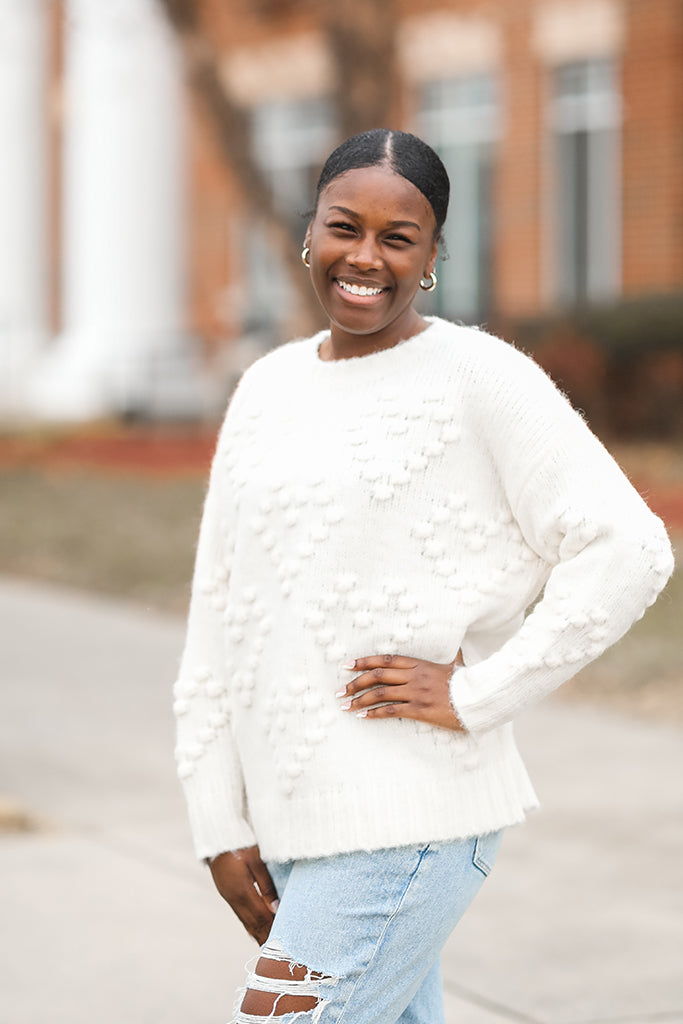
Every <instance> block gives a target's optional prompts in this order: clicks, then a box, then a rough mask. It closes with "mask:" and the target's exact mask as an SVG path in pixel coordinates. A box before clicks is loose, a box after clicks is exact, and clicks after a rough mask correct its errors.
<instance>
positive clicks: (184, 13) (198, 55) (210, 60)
mask: <svg viewBox="0 0 683 1024" xmlns="http://www.w3.org/2000/svg"><path fill="white" fill-rule="evenodd" d="M159 2H160V4H161V6H162V8H163V9H164V11H165V12H166V15H167V17H168V19H169V21H170V23H171V25H172V26H173V28H174V29H175V31H176V33H177V34H178V37H179V39H180V42H181V45H182V50H183V55H184V59H185V68H186V75H187V79H188V82H189V84H190V86H191V88H192V90H193V92H194V93H195V95H196V96H197V98H198V99H199V101H200V103H201V104H202V106H203V108H204V110H205V112H206V113H207V115H208V116H209V118H210V120H211V124H212V126H213V129H214V132H215V138H216V140H217V141H218V144H219V146H220V148H221V150H222V152H223V155H224V158H225V160H226V163H227V164H228V166H230V168H231V169H232V171H233V173H234V175H235V177H236V178H237V180H238V182H239V185H240V188H241V190H242V193H243V195H244V198H245V200H246V202H247V204H248V206H249V208H250V210H251V213H252V216H253V217H254V218H257V219H258V220H260V221H262V222H263V223H264V224H265V225H266V228H267V231H268V235H269V238H270V240H271V242H272V244H273V245H274V246H275V247H276V248H277V249H278V251H279V253H280V255H281V257H282V260H283V263H284V265H285V270H286V272H287V274H288V276H289V278H290V281H291V284H292V287H293V289H294V292H295V295H296V299H297V303H296V305H297V309H296V313H295V316H294V323H293V324H291V325H290V328H291V329H292V330H294V331H295V332H297V333H298V332H302V333H304V332H308V331H310V330H313V329H314V328H315V327H316V326H319V324H320V321H321V313H320V309H319V307H318V303H317V300H316V298H315V295H314V294H313V291H312V289H311V286H310V283H309V280H308V277H307V275H306V274H305V273H302V270H303V268H302V266H301V261H300V258H299V254H300V251H301V244H302V239H301V237H300V234H299V233H296V234H295V232H294V231H293V229H292V227H291V225H290V224H289V222H288V221H287V219H286V218H285V217H284V216H283V215H282V213H281V212H280V211H279V210H278V209H277V208H276V207H275V204H274V201H273V195H272V191H271V189H270V187H269V185H268V183H267V181H266V179H265V177H264V175H263V173H262V171H261V168H260V167H259V165H258V163H257V161H256V160H255V159H254V156H253V152H252V144H251V130H250V123H249V115H248V113H247V112H246V111H245V110H244V109H243V108H242V107H241V106H239V105H238V104H237V103H236V102H235V100H234V99H233V98H232V97H231V96H230V94H229V92H228V90H227V89H226V88H225V86H224V84H223V82H222V80H221V77H220V73H219V56H218V54H217V53H216V51H215V49H214V48H213V47H212V46H211V44H210V42H209V40H208V38H207V36H206V34H205V33H203V32H202V26H201V19H200V15H199V8H198V5H197V2H196V0H159Z"/></svg>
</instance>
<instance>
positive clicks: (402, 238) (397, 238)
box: [386, 231, 415, 245]
mask: <svg viewBox="0 0 683 1024" xmlns="http://www.w3.org/2000/svg"><path fill="white" fill-rule="evenodd" d="M386 238H387V242H392V243H394V244H396V243H399V244H401V245H415V243H414V241H413V240H412V238H408V236H407V235H401V234H399V233H398V232H396V231H395V232H394V233H393V234H392V235H387V236H386Z"/></svg>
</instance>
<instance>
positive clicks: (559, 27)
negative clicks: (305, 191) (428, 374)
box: [47, 0, 683, 356]
mask: <svg viewBox="0 0 683 1024" xmlns="http://www.w3.org/2000/svg"><path fill="white" fill-rule="evenodd" d="M340 2H342V0H340ZM346 2H349V3H351V0H346ZM199 3H200V9H201V12H202V17H203V19H204V27H205V30H206V33H207V36H208V38H209V40H210V42H211V44H212V45H213V46H215V47H216V49H217V51H218V54H219V63H220V73H221V77H222V80H223V82H224V83H225V84H226V86H227V87H228V88H229V89H230V90H231V92H232V95H234V97H235V98H236V99H237V101H238V102H239V103H240V104H241V105H242V106H243V107H244V108H245V109H246V110H247V111H249V112H250V114H251V115H253V119H254V123H256V122H257V121H258V118H259V115H260V112H262V111H263V110H264V109H265V108H266V107H267V106H268V105H271V106H272V105H277V104H278V103H282V102H283V101H291V103H292V104H294V105H296V104H304V103H307V102H308V103H310V102H312V101H315V100H316V99H318V100H319V99H324V98H327V99H330V100H331V101H333V100H334V96H333V91H334V88H333V83H334V81H335V75H334V67H333V63H332V60H331V57H330V54H329V51H328V48H327V45H326V39H325V34H324V26H323V25H322V24H321V12H320V8H321V5H319V4H318V3H316V2H315V0H199ZM396 9H397V11H398V22H397V27H396V30H397V46H398V54H399V68H400V72H401V74H400V81H401V88H400V90H399V94H398V95H397V96H396V102H395V114H394V117H393V121H392V125H391V126H392V127H401V128H405V129H408V130H419V126H420V124H421V123H422V122H421V120H420V119H421V117H422V118H423V120H424V109H423V108H424V104H425V102H426V100H425V96H426V95H427V93H428V92H429V88H430V87H431V86H433V85H434V83H435V82H439V81H448V80H452V79H461V80H462V79H469V80H472V81H474V80H476V79H477V76H480V77H482V76H483V78H487V77H488V78H489V79H490V80H491V81H492V82H494V83H495V87H496V95H497V97H498V98H497V112H496V115H495V117H494V118H493V122H492V125H491V126H490V132H491V135H490V137H489V136H487V139H488V141H485V142H484V144H483V148H482V150H481V152H482V153H484V155H486V153H487V152H489V151H490V180H487V182H486V188H487V189H488V191H487V193H486V196H484V198H483V200H482V203H484V205H486V204H488V205H487V218H488V223H487V225H486V230H487V231H488V232H489V236H487V237H488V243H489V245H490V253H488V255H487V260H488V263H487V269H486V268H484V271H482V272H485V273H486V274H488V276H489V278H490V281H489V282H488V284H487V286H486V288H484V289H483V291H482V294H483V295H484V299H482V300H481V301H482V303H483V305H481V308H479V309H477V311H476V312H472V313H468V312H464V313H463V318H466V319H467V318H470V319H475V320H489V319H492V318H495V317H498V316H499V317H501V318H503V319H508V318H511V317H519V316H533V315H535V314H537V313H541V312H544V311H547V310H548V309H552V308H554V307H555V306H556V305H557V303H558V302H559V301H562V299H563V291H562V287H561V285H562V282H561V280H560V279H561V277H562V273H563V271H562V267H561V262H562V258H563V257H562V254H561V252H560V249H561V247H560V246H558V231H559V228H558V222H559V220H560V219H561V216H562V210H563V208H566V207H567V204H568V203H569V199H568V198H567V197H565V196H564V195H563V193H562V188H563V187H564V186H563V185H562V181H561V174H560V168H559V167H558V162H557V153H558V140H557V138H556V137H555V135H554V134H553V132H554V131H555V128H556V126H555V122H554V121H553V117H554V116H555V115H553V113H552V111H553V109H554V108H553V104H554V103H555V100H554V96H555V94H556V91H557V76H558V72H559V70H561V69H562V68H563V67H566V66H568V65H571V64H572V63H576V62H585V61H597V62H600V61H603V62H607V63H611V66H612V67H613V70H614V75H615V82H616V90H617V93H618V97H617V103H616V106H615V108H614V111H613V136H614V138H615V139H616V143H615V153H616V154H617V159H618V175H617V177H616V179H615V187H614V189H612V190H611V195H612V199H613V201H614V203H615V209H616V211H617V212H616V213H615V215H614V218H613V219H614V222H615V224H614V225H612V226H613V228H614V232H615V239H616V243H615V244H617V245H618V253H617V257H616V258H615V261H614V262H615V268H614V281H613V283H612V284H611V285H609V286H605V287H603V286H601V287H603V291H604V296H605V297H613V298H618V297H619V296H620V295H624V296H635V295H639V294H645V293H659V292H667V291H675V290H680V289H681V288H683V174H681V155H682V154H683V0H514V3H513V2H510V0H451V2H448V0H396ZM63 11H64V7H63V4H62V2H61V0H54V2H53V3H52V4H51V5H50V12H51V14H50V18H51V29H50V31H51V37H52V49H51V56H50V70H49V75H50V81H51V86H50V90H51V94H50V97H49V100H48V109H47V112H48V118H47V121H48V124H49V131H50V133H51V143H50V152H51V160H50V164H51V168H50V173H51V181H52V184H51V194H50V197H49V207H50V218H49V219H50V224H49V235H50V239H51V241H50V243H49V244H50V249H51V253H52V261H51V267H52V274H51V287H50V303H49V304H50V309H51V319H52V325H51V326H52V330H53V333H55V334H56V333H58V331H59V330H60V326H61V324H60V317H61V315H62V311H61V310H60V300H59V293H60V273H61V254H62V251H63V238H62V237H61V234H62V232H63V225H62V224H61V222H60V214H59V194H60V188H61V184H62V183H61V181H60V175H61V173H62V168H61V164H60V160H59V153H60V147H61V144H62V140H61V137H60V130H61V127H60V126H61V113H62V111H61V81H60V79H61V75H62V72H63V67H62V63H63V54H62V46H61V37H62V17H63ZM456 101H457V97H456V100H453V102H456ZM449 102H450V101H449ZM457 102H459V101H457ZM457 102H456V106H457ZM590 102H592V100H590ZM590 102H588V101H587V103H588V106H587V108H586V109H588V108H589V107H590ZM465 106H466V104H465ZM607 106H608V107H609V103H607ZM617 108H618V109H617ZM454 109H456V108H454ZM603 113H604V111H603ZM489 114H490V111H489ZM608 114H609V112H608ZM454 116H455V115H454ZM458 116H462V117H463V118H464V121H463V123H464V124H465V123H466V124H467V126H468V127H467V130H468V131H470V132H471V134H472V138H475V137H476V129H477V116H478V115H477V112H476V108H475V107H473V108H472V109H470V110H469V113H468V112H467V110H465V112H464V113H463V111H462V110H460V113H459V114H458ZM483 116H484V114H482V117H483ZM487 116H488V115H487ZM591 116H592V115H591ZM468 118H469V120H468ZM608 119H609V117H608ZM271 120H272V117H271ZM589 120H590V117H589ZM189 121H190V123H189V131H188V170H189V176H188V181H189V189H188V192H189V194H188V197H187V211H186V213H187V220H188V236H187V246H188V260H187V268H188V270H187V273H188V278H189V281H188V285H189V293H188V318H189V323H188V328H189V333H190V334H191V335H192V336H194V337H195V338H197V339H199V343H200V345H201V346H202V347H203V350H204V352H205V353H206V352H208V354H209V356H211V354H212V353H215V354H219V353H220V351H222V350H225V349H229V348H230V343H231V342H234V341H236V340H238V339H240V338H242V337H243V336H244V334H245V330H249V329H251V328H250V327H249V325H250V324H251V323H252V322H253V312H254V306H256V307H258V306H259V304H262V303H263V301H264V294H265V296H266V298H267V292H268V282H269V281H270V280H271V278H272V279H273V280H274V279H275V278H274V276H273V268H272V267H271V265H270V263H269V260H270V258H271V256H272V253H271V252H270V249H269V243H268V241H267V239H264V237H257V236H258V235H259V231H260V228H259V225H258V224H256V223H255V221H254V218H253V217H252V216H251V215H250V214H248V213H247V211H246V208H245V202H244V197H243V195H242V194H241V192H240V188H239V186H238V184H237V182H236V180H235V178H234V176H233V174H232V172H231V169H230V166H229V164H228V163H227V162H226V160H225V158H224V155H223V154H222V152H221V150H220V147H219V145H218V143H217V140H216V137H215V133H214V129H213V126H212V124H211V122H210V119H209V118H207V116H206V114H205V112H204V111H202V109H201V108H200V106H199V105H198V103H197V102H196V100H192V101H191V103H190V119H189ZM333 135H334V132H332V135H331V140H332V138H333ZM457 135H458V132H457V131H456V132H455V136H456V140H457ZM451 141H452V140H451ZM578 141H579V143H581V140H580V139H579V140H578ZM581 144H582V143H581ZM326 147H327V143H326ZM487 147H488V149H487ZM579 149H580V146H579ZM577 152H578V149H577ZM320 155H321V157H322V155H323V154H322V152H321V154H320ZM132 158H133V159H134V156H133V157H132ZM267 170H268V168H266V171H267ZM309 170H310V169H309ZM275 177H276V178H277V175H276V176H275ZM605 180H606V181H608V177H607V178H606V179H605ZM469 184H470V185H471V184H472V182H471V181H470V182H469ZM605 187H606V186H605ZM603 191H604V190H603ZM285 200H286V196H285ZM466 207H467V204H465V209H464V212H465V213H466V212H467V209H466ZM589 220H590V217H589ZM615 225H616V226H615ZM476 227H477V225H476V224H474V225H473V224H471V223H470V224H466V223H465V221H464V220H463V219H462V217H461V215H460V214H459V213H458V202H457V197H456V200H455V201H454V205H453V214H452V217H451V219H450V221H449V222H448V223H447V225H446V237H447V240H448V243H449V248H450V250H451V261H450V264H442V265H441V269H440V272H441V273H442V275H443V280H444V281H446V282H448V279H449V277H448V275H449V274H450V280H451V285H450V286H449V287H452V282H453V280H454V272H455V270H457V260H458V259H461V260H465V269H467V267H466V264H467V247H466V245H465V244H463V239H464V237H465V235H466V233H467V231H468V230H470V231H472V230H473V229H474V228H476ZM589 227H590V225H589ZM304 229H305V224H304V222H303V221H302V222H301V235H302V236H303V232H304ZM593 233H594V235H595V236H596V238H594V239H593V242H592V243H591V242H590V240H589V242H586V240H585V239H584V240H583V243H585V244H586V245H588V247H589V248H590V245H591V244H593V245H597V246H598V249H597V250H596V251H597V257H596V256H595V254H594V258H596V259H598V261H599V259H600V249H599V244H600V241H601V240H600V237H599V236H600V234H601V231H600V230H598V229H596V228H595V225H594V232H593ZM257 243H258V244H257ZM583 243H582V244H583ZM577 244H578V243H577ZM255 254H256V255H255ZM259 254H260V255H259ZM463 254H464V255H463ZM565 257H566V254H565ZM470 262H471V261H470ZM276 263H277V260H275V261H274V265H275V264H276ZM454 268H455V270H454ZM275 276H277V275H275ZM455 277H456V278H457V273H456V274H455ZM257 279H258V280H259V281H260V285H259V286H258V287H257ZM264 282H265V292H264ZM603 284H604V283H603ZM259 288H260V290H259ZM278 288H279V291H278ZM285 291H286V289H285ZM273 293H274V294H277V296H280V295H281V294H282V281H280V282H279V284H278V285H277V287H275V286H274V287H273ZM600 294H602V293H600ZM275 301H276V302H277V301H280V299H279V297H278V298H277V299H276V300H275ZM438 301H440V302H443V301H444V299H443V295H441V296H439V299H438ZM564 301H565V302H566V301H568V300H567V298H566V293H564ZM437 309H438V311H445V312H449V310H448V308H447V306H446V307H437ZM455 312H456V313H458V310H456V311H455ZM273 340H278V339H277V338H276V337H274V338H273Z"/></svg>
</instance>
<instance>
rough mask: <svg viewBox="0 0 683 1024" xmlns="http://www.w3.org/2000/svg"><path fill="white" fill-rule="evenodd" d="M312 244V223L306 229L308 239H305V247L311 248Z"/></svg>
mask: <svg viewBox="0 0 683 1024" xmlns="http://www.w3.org/2000/svg"><path fill="white" fill-rule="evenodd" d="M310 244H311V223H310V222H309V224H308V227H307V228H306V237H305V238H304V245H308V246H310Z"/></svg>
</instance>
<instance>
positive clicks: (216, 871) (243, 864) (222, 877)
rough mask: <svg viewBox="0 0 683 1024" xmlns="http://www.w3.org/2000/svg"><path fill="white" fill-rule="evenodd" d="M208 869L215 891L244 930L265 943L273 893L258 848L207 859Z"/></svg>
mask: <svg viewBox="0 0 683 1024" xmlns="http://www.w3.org/2000/svg"><path fill="white" fill-rule="evenodd" d="M210 870H211V874H212V876H213V880H214V882H215V885H216V888H217V889H218V891H219V893H220V894H221V896H222V897H223V899H224V900H226V901H227V902H228V903H229V904H230V906H231V907H232V909H233V911H234V912H235V914H236V915H237V917H238V918H239V919H240V921H241V922H242V924H243V925H244V927H245V928H246V930H247V931H248V933H249V934H250V935H251V936H252V937H253V938H255V939H256V941H257V942H258V943H263V942H265V941H266V939H267V938H268V935H269V933H270V929H271V926H272V924H273V920H274V917H275V913H274V909H273V907H272V904H273V902H275V900H276V899H277V894H276V893H275V887H274V886H273V883H272V880H271V879H270V875H269V874H268V869H267V868H266V866H265V864H263V861H262V860H261V857H260V854H259V852H258V847H256V846H253V847H251V846H250V847H248V848H246V849H244V850H233V851H230V852H227V853H224V854H221V856H220V857H217V858H216V859H215V860H213V861H212V862H211V864H210ZM257 876H258V877H257ZM259 879H260V881H259ZM262 885H263V887H264V888H265V890H266V892H267V893H268V895H267V896H264V894H263V893H264V889H263V888H262Z"/></svg>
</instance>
